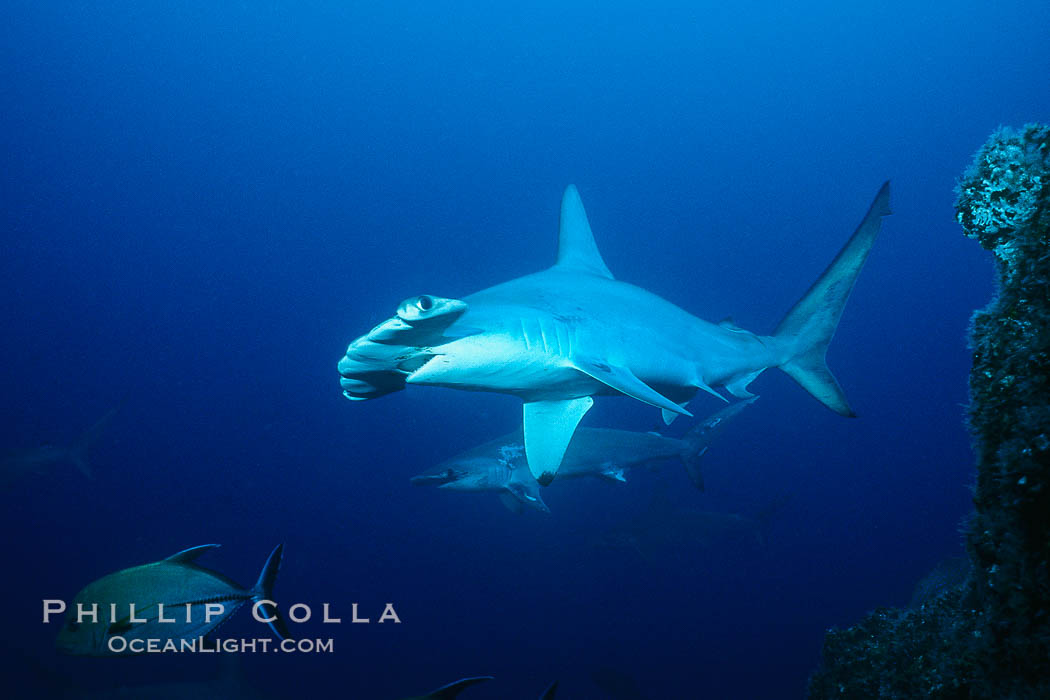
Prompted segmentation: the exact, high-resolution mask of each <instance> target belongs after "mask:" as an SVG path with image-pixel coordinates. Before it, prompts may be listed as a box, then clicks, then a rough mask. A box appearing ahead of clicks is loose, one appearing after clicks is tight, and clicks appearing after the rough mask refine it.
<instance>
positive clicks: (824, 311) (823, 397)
mask: <svg viewBox="0 0 1050 700" xmlns="http://www.w3.org/2000/svg"><path fill="white" fill-rule="evenodd" d="M890 213H892V212H891V211H890V183H889V182H888V181H887V182H885V183H884V184H883V185H882V188H881V189H879V192H878V194H876V195H875V199H874V201H873V202H872V203H871V207H870V208H869V209H868V213H867V215H865V217H864V220H863V221H861V222H860V226H858V227H857V230H856V231H855V232H854V233H853V235H852V236H851V237H850V239H849V240H848V241H847V242H846V245H845V246H843V247H842V250H840V251H839V254H838V255H837V256H835V259H834V260H833V261H832V262H831V264H830V265H828V268H827V269H826V270H824V274H822V275H821V276H820V277H819V278H818V279H817V281H816V282H814V283H813V286H812V287H810V288H809V291H808V292H806V294H805V295H804V296H803V297H802V298H801V299H800V300H799V301H798V303H797V304H795V306H794V307H792V309H791V310H790V311H788V312H787V315H786V316H784V320H782V321H781V322H780V325H779V326H777V329H776V331H774V333H773V337H774V338H776V339H777V340H780V341H782V342H783V343H784V344H785V346H786V348H787V352H788V359H787V360H786V361H785V362H783V363H782V364H781V365H780V369H782V370H784V371H785V372H786V373H787V374H788V376H790V377H791V378H792V379H794V380H795V381H796V382H798V384H799V385H800V386H801V387H802V388H803V389H805V390H806V391H808V392H809V393H810V394H812V395H813V396H814V398H816V399H817V400H818V401H820V402H821V403H822V404H824V405H825V406H827V407H828V408H830V409H831V410H832V411H834V412H835V413H838V414H840V415H843V416H849V417H853V416H855V415H856V414H855V413H854V412H853V409H852V408H850V405H849V401H847V399H846V394H845V393H844V392H843V391H842V387H840V386H839V383H838V381H836V379H835V377H834V375H832V373H831V370H829V369H828V365H827V362H826V361H825V355H826V354H827V351H828V346H829V345H830V344H831V339H832V338H833V337H834V336H835V329H836V328H837V327H838V324H839V319H840V318H841V317H842V310H843V308H845V306H846V301H847V300H848V299H849V295H850V292H851V291H852V290H853V285H854V283H855V282H856V281H857V277H858V276H859V275H860V271H861V269H862V268H863V267H864V262H865V260H867V258H868V253H870V252H871V247H872V245H874V243H875V238H876V237H877V236H878V234H879V229H881V228H882V217H884V216H887V215H889V214H890Z"/></svg>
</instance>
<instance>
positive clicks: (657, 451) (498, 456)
mask: <svg viewBox="0 0 1050 700" xmlns="http://www.w3.org/2000/svg"><path fill="white" fill-rule="evenodd" d="M755 400H757V397H755V398H751V399H746V400H744V401H737V402H736V403H733V404H730V405H729V406H726V407H725V408H723V409H722V410H720V411H718V412H717V413H715V414H714V415H712V416H709V417H707V418H706V419H704V420H702V421H700V422H699V423H697V425H696V426H694V427H693V428H692V429H690V430H689V432H688V433H686V434H685V435H684V436H683V437H682V439H680V440H679V439H676V438H670V437H664V436H663V435H659V434H657V433H637V432H632V431H629V430H609V429H605V428H579V429H578V430H577V431H576V433H575V434H574V435H573V437H572V442H570V443H569V448H568V449H567V450H566V451H565V457H564V459H562V465H561V468H560V469H559V471H558V474H559V476H558V482H559V483H560V482H561V481H563V480H565V479H575V478H582V477H593V478H598V479H605V480H607V481H626V480H627V477H626V472H627V470H629V469H636V468H639V467H646V466H653V465H655V464H658V463H660V462H662V461H664V460H667V459H678V460H681V462H682V464H683V466H684V467H685V470H686V473H687V474H688V475H689V478H690V480H691V481H692V482H693V484H694V485H695V486H696V487H697V488H699V489H701V490H703V488H704V480H703V475H702V474H701V472H700V461H701V457H703V456H704V454H706V453H707V450H708V448H709V447H710V446H711V443H712V442H713V441H714V439H715V438H716V437H718V435H719V434H720V433H721V432H722V430H723V429H724V428H725V426H726V422H727V421H728V420H729V419H730V418H732V417H733V416H735V415H737V414H738V413H740V412H741V411H743V410H744V409H745V408H747V407H748V406H749V405H750V404H751V403H753V402H754V401H755ZM411 481H412V484H414V485H415V486H435V487H437V488H440V489H447V490H450V491H474V492H490V493H497V494H498V495H499V497H500V501H502V503H503V505H505V506H506V507H507V508H508V509H509V510H511V511H513V512H516V513H520V512H522V510H523V509H524V508H533V509H535V510H539V511H543V512H545V513H549V512H550V510H549V509H548V508H547V504H546V503H544V502H543V498H542V496H541V495H540V487H539V484H537V483H536V479H534V478H533V477H532V475H531V474H530V473H529V469H528V465H526V464H525V448H524V446H523V441H522V435H521V431H520V430H519V431H517V432H514V433H510V434H509V435H504V436H503V437H500V438H496V439H495V440H490V441H488V442H486V443H484V444H482V445H478V446H477V447H474V448H472V449H469V450H467V451H465V452H461V453H460V454H458V455H456V456H455V457H451V458H450V459H447V460H445V461H444V462H442V463H441V464H439V465H438V466H436V467H434V468H433V469H431V470H430V471H428V472H427V473H425V474H420V475H418V476H414V477H412V479H411Z"/></svg>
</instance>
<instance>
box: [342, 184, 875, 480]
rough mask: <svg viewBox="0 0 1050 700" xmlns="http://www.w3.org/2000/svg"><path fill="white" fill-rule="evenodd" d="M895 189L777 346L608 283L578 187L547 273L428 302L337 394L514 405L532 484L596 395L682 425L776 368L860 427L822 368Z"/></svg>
mask: <svg viewBox="0 0 1050 700" xmlns="http://www.w3.org/2000/svg"><path fill="white" fill-rule="evenodd" d="M889 200H890V190H889V182H887V183H885V184H883V186H882V188H881V189H880V190H879V192H878V194H877V195H876V196H875V199H874V201H873V202H872V204H871V207H870V208H869V209H868V213H867V215H866V216H865V217H864V219H863V220H862V221H861V223H860V226H858V227H857V229H856V231H855V232H854V234H853V236H852V237H851V238H850V239H849V241H847V242H846V245H845V246H844V247H843V248H842V250H841V251H840V252H839V254H838V256H836V257H835V259H834V260H833V261H832V262H831V264H830V265H829V266H828V268H827V269H826V270H825V271H824V273H823V274H822V275H821V276H820V277H819V278H818V279H817V281H816V282H815V283H814V284H813V286H812V287H810V289H809V291H807V292H806V294H805V295H804V296H803V297H802V299H801V300H799V302H798V303H796V304H795V306H794V307H792V308H791V310H790V311H788V313H787V315H786V316H785V317H784V319H783V320H782V321H781V322H780V325H778V326H777V327H776V329H775V330H774V331H773V334H772V335H757V334H755V333H752V332H750V331H746V330H744V329H742V328H739V327H737V326H736V325H734V324H733V323H731V322H729V321H728V320H727V321H723V322H722V323H718V324H715V323H709V322H707V321H703V320H701V319H699V318H697V317H695V316H693V315H691V314H689V313H688V312H686V311H684V310H683V309H680V308H679V307H677V306H675V305H674V304H671V303H670V302H667V301H665V300H663V299H661V298H660V297H658V296H656V295H655V294H652V293H651V292H648V291H646V290H644V289H641V288H639V287H635V286H633V285H630V284H627V283H626V282H620V281H618V280H615V279H613V276H612V274H611V273H610V272H609V268H608V267H606V265H605V261H604V260H602V256H601V254H600V253H599V252H598V247H597V245H595V242H594V236H593V234H592V233H591V226H590V223H589V222H588V221H587V214H586V213H585V212H584V209H583V203H582V201H581V200H580V195H579V193H578V192H577V191H576V187H575V186H573V185H570V186H569V187H568V189H566V190H565V195H564V197H563V198H562V204H561V221H560V228H559V245H558V258H557V262H556V263H555V264H554V266H553V267H550V268H548V269H546V270H543V271H542V272H537V273H534V274H531V275H527V276H525V277H520V278H518V279H514V280H511V281H509V282H504V283H503V284H498V285H496V286H494V287H490V288H488V289H484V290H482V291H480V292H477V293H475V294H471V295H469V296H467V297H464V298H463V299H448V298H443V297H437V296H431V295H422V296H418V297H411V298H409V299H406V300H405V301H403V302H402V303H401V305H400V306H399V307H398V309H397V315H396V316H394V317H393V318H390V319H388V320H387V321H384V322H383V323H381V324H379V325H378V326H376V327H375V328H373V329H372V330H371V331H369V332H368V333H367V334H366V335H364V336H361V337H360V338H358V339H357V340H355V341H354V342H352V343H351V344H350V346H349V347H348V348H347V351H346V355H345V356H344V357H343V358H342V360H340V362H339V368H338V369H339V374H340V375H341V376H342V379H341V381H340V384H341V385H342V388H343V394H344V395H345V396H346V397H347V398H349V399H351V400H360V399H371V398H375V397H377V396H382V395H383V394H388V393H391V392H394V391H398V390H400V389H403V388H404V387H405V385H406V384H429V385H433V386H444V387H452V388H457V389H465V390H469V391H490V392H497V393H505V394H511V395H514V396H518V397H520V398H521V399H522V401H524V411H523V413H524V421H523V429H524V436H525V453H526V458H527V460H528V464H529V470H530V471H531V473H532V475H533V476H534V477H535V478H536V480H537V481H538V482H539V483H540V484H542V485H544V486H546V485H547V484H550V483H551V481H553V480H554V476H555V474H556V473H557V471H558V467H559V465H560V464H561V461H562V457H563V455H564V454H565V450H566V448H567V447H568V445H569V441H570V440H571V439H572V436H573V433H574V432H575V430H576V426H577V425H578V424H579V422H580V419H581V418H583V416H584V414H586V413H587V411H588V410H589V409H590V408H591V406H592V405H593V404H594V399H593V398H592V397H593V396H595V395H600V394H625V395H627V396H630V397H632V398H634V399H637V400H639V401H642V402H644V403H647V404H651V405H653V406H656V407H657V408H660V409H661V410H662V411H663V416H664V420H665V421H666V422H670V420H672V419H673V418H674V416H675V415H678V414H681V415H687V416H689V415H692V414H691V413H689V411H688V410H686V408H685V405H686V403H687V402H688V401H689V400H690V399H691V398H692V397H693V396H694V395H695V394H696V393H697V391H698V390H703V391H706V392H709V393H711V394H714V395H715V396H718V397H719V398H722V399H723V400H725V397H723V396H722V395H721V394H719V393H718V391H717V388H718V387H724V388H725V389H726V390H727V391H729V393H731V394H733V395H734V396H737V397H740V398H750V397H751V396H752V394H751V393H750V392H749V391H748V390H747V387H748V385H749V384H750V383H751V382H752V381H754V380H755V378H756V377H758V375H759V374H761V373H762V372H763V371H764V370H766V369H767V368H769V367H778V368H780V369H782V370H783V371H784V372H786V373H787V374H788V375H789V376H790V377H791V378H792V379H794V380H795V381H796V382H798V383H799V384H800V385H801V386H802V387H803V388H804V389H806V391H808V392H809V393H810V394H812V395H813V396H814V397H816V399H817V400H819V401H820V402H821V403H823V404H824V405H825V406H827V407H828V408H830V409H831V410H833V411H835V412H836V413H839V414H841V415H844V416H853V415H854V413H853V410H852V409H851V408H850V406H849V403H848V401H847V400H846V395H845V394H844V393H843V391H842V388H841V387H840V386H839V383H838V381H836V379H835V377H834V376H833V375H832V374H831V371H830V370H829V369H828V366H827V363H826V362H825V354H826V352H827V348H828V345H829V344H830V343H831V339H832V337H833V336H834V334H835V329H836V327H837V326H838V322H839V319H840V318H841V316H842V310H843V308H844V307H845V305H846V301H847V299H848V298H849V295H850V292H851V291H852V289H853V286H854V283H855V282H856V280H857V276H858V275H859V274H860V270H861V268H862V267H863V265H864V262H865V260H866V259H867V257H868V253H869V252H870V251H871V247H872V245H873V244H874V242H875V238H876V237H877V235H878V233H879V230H880V228H881V227H882V217H883V216H886V215H888V214H890V206H889Z"/></svg>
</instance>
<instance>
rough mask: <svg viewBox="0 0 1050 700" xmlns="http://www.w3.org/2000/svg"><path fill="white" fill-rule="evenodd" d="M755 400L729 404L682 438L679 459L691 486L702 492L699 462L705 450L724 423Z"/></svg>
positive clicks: (722, 428) (702, 483) (755, 399)
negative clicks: (683, 445)
mask: <svg viewBox="0 0 1050 700" xmlns="http://www.w3.org/2000/svg"><path fill="white" fill-rule="evenodd" d="M757 400H758V397H757V396H753V397H752V398H750V399H746V400H744V401H737V402H736V403H733V404H730V405H729V406H726V407H725V408H723V409H722V410H720V411H718V412H716V413H713V414H711V415H710V416H708V417H707V418H705V419H704V420H702V421H700V422H699V423H697V424H696V425H695V426H693V427H692V428H691V429H690V430H689V432H688V433H686V434H685V435H683V436H682V441H683V442H684V443H685V449H684V450H682V453H681V454H680V455H679V457H680V458H681V460H682V466H684V467H685V473H686V474H687V475H688V476H689V480H690V481H692V482H693V486H695V487H696V488H698V489H699V490H701V491H703V490H704V475H703V473H702V472H701V471H700V460H701V459H702V458H703V456H704V455H705V454H707V450H708V448H709V447H711V443H712V442H714V440H715V438H717V437H718V436H719V435H720V434H721V432H722V430H724V429H725V425H726V421H728V420H729V419H730V418H732V417H733V416H735V415H736V414H738V413H740V412H741V411H743V410H744V409H745V408H747V407H748V406H750V405H751V404H753V403H754V402H755V401H757Z"/></svg>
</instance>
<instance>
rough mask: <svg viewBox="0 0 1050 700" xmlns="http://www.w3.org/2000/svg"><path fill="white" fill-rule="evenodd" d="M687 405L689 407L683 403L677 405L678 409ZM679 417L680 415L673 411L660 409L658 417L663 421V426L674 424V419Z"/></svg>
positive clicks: (686, 403) (685, 402)
mask: <svg viewBox="0 0 1050 700" xmlns="http://www.w3.org/2000/svg"><path fill="white" fill-rule="evenodd" d="M687 405H689V402H688V401H683V402H682V403H680V404H678V407H679V408H685V407H686V406H687ZM680 415H682V414H681V413H676V412H675V411H668V410H667V409H666V408H661V409H660V416H661V417H662V418H663V419H664V425H671V423H674V419H675V418H677V417H678V416H680ZM657 435H659V433H657Z"/></svg>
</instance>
